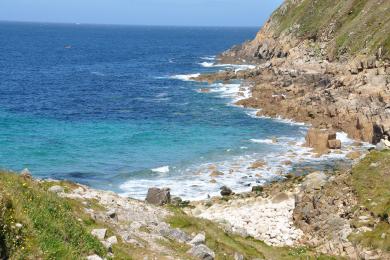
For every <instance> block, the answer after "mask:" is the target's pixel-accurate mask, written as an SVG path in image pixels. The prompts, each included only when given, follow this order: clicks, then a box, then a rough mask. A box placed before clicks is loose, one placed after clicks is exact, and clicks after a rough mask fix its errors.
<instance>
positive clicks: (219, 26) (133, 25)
mask: <svg viewBox="0 0 390 260" xmlns="http://www.w3.org/2000/svg"><path fill="white" fill-rule="evenodd" d="M0 23H29V24H53V25H56V24H57V25H97V26H124V27H125V26H129V27H130V26H132V27H137V26H139V27H199V28H202V27H203V28H207V27H209V28H261V27H262V26H263V25H237V26H236V25H169V24H166V25H162V24H121V23H83V22H51V21H50V22H47V21H20V20H2V19H0Z"/></svg>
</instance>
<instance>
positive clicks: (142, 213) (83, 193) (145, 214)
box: [21, 152, 390, 260]
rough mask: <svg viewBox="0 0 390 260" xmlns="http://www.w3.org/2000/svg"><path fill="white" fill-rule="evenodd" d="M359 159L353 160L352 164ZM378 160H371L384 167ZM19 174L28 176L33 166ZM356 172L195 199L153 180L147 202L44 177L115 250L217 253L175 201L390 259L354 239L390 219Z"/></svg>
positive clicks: (249, 233) (280, 243)
mask: <svg viewBox="0 0 390 260" xmlns="http://www.w3.org/2000/svg"><path fill="white" fill-rule="evenodd" d="M374 153H378V152H374ZM370 154H371V153H369V155H370ZM360 163H361V162H360V161H356V163H355V165H357V164H360ZM381 163H383V162H379V163H371V164H370V165H369V166H370V167H371V168H379V169H381V168H383V165H380V164H381ZM21 175H22V176H23V178H26V176H27V178H30V177H29V173H28V171H24V172H22V174H21ZM352 175H353V171H352V170H351V169H344V170H340V171H335V172H327V173H325V172H313V173H311V174H309V175H306V176H294V175H289V176H287V178H286V179H285V180H282V181H276V182H273V183H269V184H267V185H264V186H255V187H253V188H252V191H251V192H246V193H237V194H235V193H233V192H232V191H231V190H230V189H228V188H227V187H224V188H223V189H222V190H221V195H222V196H221V197H212V198H210V199H208V200H203V201H191V202H190V201H182V200H180V198H176V197H172V198H171V196H170V191H169V189H158V188H151V189H150V190H149V192H148V196H147V198H146V202H143V201H139V200H134V199H131V198H126V197H122V196H119V195H117V194H115V193H113V192H108V191H99V190H95V189H92V188H90V187H87V186H84V185H80V184H75V183H69V182H60V181H53V180H42V181H40V182H41V183H44V185H47V186H48V187H49V188H48V191H49V192H51V193H54V194H56V195H57V196H60V197H61V198H66V199H71V200H75V201H78V202H79V203H81V205H82V210H83V211H84V212H85V213H86V214H87V215H89V216H90V217H91V219H93V220H94V221H95V222H96V223H100V224H99V226H97V227H96V228H94V229H93V230H92V231H91V234H92V235H93V236H95V237H97V238H98V239H99V240H100V241H101V243H102V244H103V245H104V246H105V247H106V248H107V250H108V251H109V252H110V254H111V256H114V255H113V252H114V251H115V250H114V251H113V247H115V245H116V244H117V243H122V244H123V243H124V244H127V245H130V246H131V247H132V248H136V249H137V250H139V251H140V253H139V254H140V255H143V257H144V259H150V258H149V257H151V259H180V257H179V255H178V253H177V252H176V250H175V249H173V248H171V247H170V246H167V245H169V244H171V243H173V241H174V243H178V244H182V245H183V246H185V248H187V249H186V252H185V253H186V255H192V257H194V259H214V258H215V252H213V250H212V249H210V248H209V247H208V246H207V243H206V242H207V241H209V240H208V239H210V238H208V236H206V235H205V233H202V232H203V231H206V232H207V231H208V230H207V229H204V230H203V231H200V232H199V233H192V234H191V233H188V232H186V231H185V230H183V229H181V228H175V227H172V223H171V222H170V221H169V219H170V218H171V217H174V216H175V210H174V211H172V207H173V208H182V209H183V211H184V212H185V214H186V215H187V216H193V217H195V218H196V219H206V220H210V221H212V223H215V225H216V226H218V227H220V228H221V229H222V230H223V232H225V233H226V234H231V235H234V236H239V237H242V238H254V239H256V240H260V241H264V242H265V243H266V244H267V245H269V246H271V247H275V248H282V247H292V248H300V247H302V246H305V247H308V248H311V250H313V251H314V252H317V253H318V254H325V255H333V256H342V257H347V258H348V259H387V258H389V257H390V253H389V252H386V251H383V250H379V249H375V250H372V249H369V248H367V247H364V246H362V245H360V244H359V243H353V242H351V241H350V240H349V238H350V237H351V236H353V235H354V234H360V233H362V232H363V233H364V232H367V231H370V230H373V228H374V227H375V225H377V224H380V223H388V225H390V218H386V219H382V220H380V217H379V216H376V215H373V214H372V213H370V212H369V211H368V209H367V208H364V207H363V206H361V205H360V204H359V203H360V202H359V199H358V197H357V194H356V190H354V188H353V185H352V182H353V178H352ZM182 217H184V215H182ZM182 217H178V218H179V219H181V218H182ZM369 220H373V221H376V223H377V224H375V225H372V224H371V223H372V222H371V221H369ZM355 221H358V223H360V224H359V225H357V224H356V222H355ZM383 234H386V233H383ZM382 236H386V235H382ZM118 241H120V242H118ZM162 241H165V243H162ZM151 252H154V253H151ZM145 257H146V258H145ZM240 257H241V255H240V254H239V253H237V257H235V258H234V259H246V258H240ZM88 259H94V260H95V259H102V258H101V257H100V256H90V257H89V258H88ZM266 259H267V258H266Z"/></svg>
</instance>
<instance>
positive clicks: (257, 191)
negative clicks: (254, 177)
mask: <svg viewBox="0 0 390 260" xmlns="http://www.w3.org/2000/svg"><path fill="white" fill-rule="evenodd" d="M263 190H264V187H263V186H253V187H252V192H256V193H259V192H263Z"/></svg>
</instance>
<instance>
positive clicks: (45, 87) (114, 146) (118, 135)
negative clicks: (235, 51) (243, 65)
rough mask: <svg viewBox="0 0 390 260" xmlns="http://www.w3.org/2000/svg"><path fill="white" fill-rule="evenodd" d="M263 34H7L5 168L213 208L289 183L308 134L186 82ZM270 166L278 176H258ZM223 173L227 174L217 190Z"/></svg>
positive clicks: (2, 45)
mask: <svg viewBox="0 0 390 260" xmlns="http://www.w3.org/2000/svg"><path fill="white" fill-rule="evenodd" d="M256 31H257V29H256V28H175V27H129V26H127V27H126V26H86V25H52V24H51V25H50V24H24V23H0V96H1V102H0V165H1V167H3V168H5V169H10V170H15V171H20V170H21V169H23V168H29V169H30V171H31V172H32V173H33V175H34V176H36V177H40V178H56V179H69V180H72V181H77V182H81V183H84V184H88V185H92V186H93V187H97V188H103V189H110V190H113V191H117V192H121V193H124V194H127V195H131V196H135V197H140V198H141V197H143V196H144V194H145V193H146V190H147V188H148V187H149V186H169V187H171V188H172V192H173V193H174V194H178V195H181V196H184V197H206V196H207V194H209V193H216V192H217V191H218V189H219V187H220V186H221V185H223V184H227V185H229V186H233V187H237V188H239V187H248V186H250V185H253V184H254V183H263V182H264V181H266V180H269V179H271V178H275V177H277V176H279V175H280V174H281V172H280V171H282V172H285V171H287V170H288V169H287V168H286V167H281V166H280V162H281V161H282V160H285V157H284V156H286V153H288V152H289V150H292V149H295V150H297V151H298V150H299V151H301V150H302V149H301V148H299V147H298V146H297V147H295V148H294V147H290V148H288V147H287V143H288V142H291V141H294V140H295V141H301V140H302V138H303V135H304V130H305V127H304V126H302V125H296V124H290V123H285V122H281V121H278V120H271V119H266V118H262V119H259V118H255V117H253V116H252V115H251V112H253V111H248V110H244V109H242V108H239V107H235V106H233V105H232V102H233V101H234V99H235V98H237V97H236V96H235V95H236V94H237V91H239V90H238V89H239V87H240V86H239V85H237V84H231V85H223V84H219V85H212V86H207V85H206V84H202V83H197V82H192V81H187V80H185V79H187V78H188V77H186V76H183V75H188V74H194V73H203V72H210V71H216V70H219V69H223V67H215V66H212V64H213V56H214V55H216V54H218V53H220V52H221V51H223V50H225V49H227V48H229V47H230V46H232V45H234V44H237V43H240V42H242V41H244V40H246V39H250V38H253V36H254V35H255V33H256ZM230 67H231V66H230ZM234 69H240V68H239V67H234ZM178 75H179V76H178ZM202 87H210V88H211V90H212V91H211V92H210V93H207V94H205V93H200V91H199V89H200V88H202ZM272 137H277V138H278V139H279V142H278V144H274V143H272V142H270V139H271V138H272ZM290 152H291V151H290ZM301 152H302V153H303V151H301ZM259 159H268V160H269V167H268V168H266V169H264V170H258V171H248V170H247V168H248V165H249V164H250V163H252V162H253V161H255V160H259ZM278 165H279V166H278ZM214 168H218V170H220V171H223V172H225V173H226V174H225V176H224V177H221V179H220V180H218V182H217V183H210V177H209V173H210V171H212V169H214ZM230 175H231V176H230Z"/></svg>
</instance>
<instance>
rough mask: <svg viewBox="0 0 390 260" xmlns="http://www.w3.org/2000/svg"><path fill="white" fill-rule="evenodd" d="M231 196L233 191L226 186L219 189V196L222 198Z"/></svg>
mask: <svg viewBox="0 0 390 260" xmlns="http://www.w3.org/2000/svg"><path fill="white" fill-rule="evenodd" d="M232 194H233V191H232V190H231V189H230V188H228V187H226V186H222V187H221V195H222V196H230V195H232Z"/></svg>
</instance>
